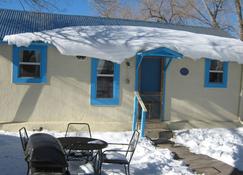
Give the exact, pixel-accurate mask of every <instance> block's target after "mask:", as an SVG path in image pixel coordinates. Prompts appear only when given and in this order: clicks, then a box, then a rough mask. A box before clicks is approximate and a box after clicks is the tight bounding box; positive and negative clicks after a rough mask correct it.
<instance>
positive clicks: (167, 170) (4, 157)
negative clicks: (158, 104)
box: [0, 131, 193, 175]
mask: <svg viewBox="0 0 243 175" xmlns="http://www.w3.org/2000/svg"><path fill="white" fill-rule="evenodd" d="M43 132H47V133H49V134H51V135H54V136H55V137H63V136H64V133H58V132H54V131H43ZM33 133H34V132H29V134H33ZM92 135H93V137H94V138H99V139H103V140H105V141H107V142H113V143H114V142H117V143H128V142H129V139H130V137H131V132H119V133H118V132H116V133H115V132H96V133H92ZM123 168H124V167H123V166H116V165H105V166H104V168H103V171H102V174H103V175H120V174H124V169H123ZM0 172H1V173H0V174H4V175H22V174H25V173H26V163H25V162H24V155H23V151H22V147H21V144H20V139H19V137H18V133H13V132H5V131H0ZM131 174H134V175H160V174H166V175H178V174H184V175H191V174H193V173H192V172H191V171H190V170H189V169H188V168H187V167H186V166H185V165H184V163H183V162H182V161H177V160H174V159H173V156H172V154H171V152H170V151H169V150H167V149H159V148H156V147H154V146H152V144H151V142H150V141H148V140H146V139H143V140H140V141H139V143H138V146H137V149H136V151H135V154H134V157H133V159H132V162H131Z"/></svg>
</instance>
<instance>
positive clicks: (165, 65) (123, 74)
mask: <svg viewBox="0 0 243 175" xmlns="http://www.w3.org/2000/svg"><path fill="white" fill-rule="evenodd" d="M0 18H1V19H0V21H1V23H0V39H1V45H0V114H1V117H0V127H1V128H0V129H9V130H13V129H16V127H20V126H23V125H28V126H29V127H30V128H38V127H41V126H42V127H44V128H46V129H55V130H64V129H65V126H66V123H68V122H74V121H75V122H88V123H90V124H91V126H92V129H93V130H130V129H131V128H133V129H134V128H135V127H136V125H137V123H138V122H137V121H140V120H141V123H142V126H141V127H142V129H143V130H144V127H145V126H146V123H149V122H152V123H156V124H158V125H161V126H163V127H169V128H170V129H173V126H174V125H176V126H177V127H182V128H183V127H199V126H200V127H202V126H203V127H209V126H215V127H217V126H220V125H221V124H226V123H228V124H230V126H233V125H240V123H241V120H240V119H241V117H243V101H242V85H243V80H242V76H243V75H242V72H243V69H242V66H241V63H243V43H242V42H241V41H239V40H237V39H234V38H232V37H231V36H229V35H228V34H227V33H225V32H223V31H219V30H215V29H210V28H203V27H191V26H180V25H166V24H160V23H155V22H145V21H135V20H123V19H109V18H100V17H87V16H73V15H61V14H48V13H36V12H26V11H16V10H6V9H1V10H0ZM139 123H140V122H139ZM231 124H232V125H231ZM145 128H146V127H145ZM142 134H143V132H142Z"/></svg>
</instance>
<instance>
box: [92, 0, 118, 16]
mask: <svg viewBox="0 0 243 175" xmlns="http://www.w3.org/2000/svg"><path fill="white" fill-rule="evenodd" d="M92 4H93V5H94V7H95V9H96V10H97V12H98V13H99V15H100V16H103V17H115V16H116V13H117V10H118V8H119V0H92Z"/></svg>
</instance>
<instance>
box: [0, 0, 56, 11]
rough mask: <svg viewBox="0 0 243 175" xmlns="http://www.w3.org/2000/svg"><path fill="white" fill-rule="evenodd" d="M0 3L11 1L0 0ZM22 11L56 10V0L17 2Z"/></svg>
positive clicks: (24, 0) (22, 0) (9, 0)
mask: <svg viewBox="0 0 243 175" xmlns="http://www.w3.org/2000/svg"><path fill="white" fill-rule="evenodd" d="M0 2H1V3H7V2H11V0H0ZM18 2H19V4H20V5H21V7H22V9H23V10H26V9H34V10H35V11H43V10H48V11H50V10H53V9H54V10H58V7H57V5H56V4H58V3H57V2H58V1H57V0H52V1H50V0H18Z"/></svg>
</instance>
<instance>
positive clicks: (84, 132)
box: [65, 123, 93, 163]
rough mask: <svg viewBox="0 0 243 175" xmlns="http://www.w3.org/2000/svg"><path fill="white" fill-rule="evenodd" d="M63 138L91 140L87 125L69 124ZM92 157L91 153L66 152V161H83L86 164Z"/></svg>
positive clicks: (70, 150)
mask: <svg viewBox="0 0 243 175" xmlns="http://www.w3.org/2000/svg"><path fill="white" fill-rule="evenodd" d="M65 137H89V138H91V137H92V135H91V129H90V126H89V124H88V123H69V124H68V126H67V129H66V133H65ZM92 157H93V152H92V151H86V150H85V151H84V150H83V151H82V150H80V151H76V150H72V149H69V150H67V160H68V161H75V160H77V161H85V163H87V162H88V161H89V160H91V159H92Z"/></svg>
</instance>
